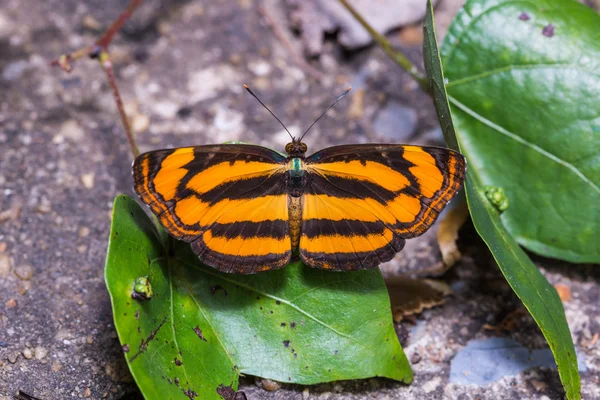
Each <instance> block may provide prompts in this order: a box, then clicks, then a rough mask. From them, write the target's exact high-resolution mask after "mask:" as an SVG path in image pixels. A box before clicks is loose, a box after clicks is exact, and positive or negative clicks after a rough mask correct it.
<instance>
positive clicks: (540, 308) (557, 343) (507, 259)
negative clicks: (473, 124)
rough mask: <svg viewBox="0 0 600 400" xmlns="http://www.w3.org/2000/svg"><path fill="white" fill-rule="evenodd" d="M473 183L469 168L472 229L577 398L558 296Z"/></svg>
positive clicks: (572, 396) (570, 349)
mask: <svg viewBox="0 0 600 400" xmlns="http://www.w3.org/2000/svg"><path fill="white" fill-rule="evenodd" d="M475 182H476V179H475V177H474V172H473V171H472V170H470V171H468V172H467V180H466V184H465V191H466V194H467V203H468V204H469V210H470V212H471V218H472V219H473V224H474V225H475V229H476V230H477V232H478V233H479V235H480V236H481V237H482V238H483V240H484V241H485V243H486V244H487V245H488V247H489V249H490V251H491V252H492V255H493V256H494V259H495V260H496V262H497V263H498V266H499V267H500V270H501V271H502V273H503V274H504V277H505V278H506V280H507V281H508V284H509V285H510V287H511V288H512V289H513V290H514V292H515V293H516V294H517V296H519V298H520V299H521V301H522V302H523V304H524V305H525V307H526V308H527V310H529V313H530V314H531V316H532V317H533V319H535V322H537V324H538V325H539V327H540V329H541V330H542V333H543V334H544V337H545V338H546V341H547V342H548V345H549V346H550V349H551V350H552V353H553V354H554V359H555V360H556V364H557V365H558V373H559V375H560V380H561V381H562V383H563V386H564V388H565V392H566V394H567V398H568V399H571V400H575V399H580V398H581V394H580V390H581V382H580V379H579V371H578V367H577V357H576V355H575V347H574V346H573V341H572V339H571V332H570V331H569V325H568V324H567V318H566V316H565V311H564V308H563V305H562V303H561V301H560V297H558V293H557V292H556V289H554V288H553V287H552V286H551V285H550V284H549V283H548V281H547V280H546V278H545V277H544V275H542V273H541V272H540V271H539V270H538V269H537V267H536V266H535V264H533V262H532V261H531V260H530V259H529V257H527V254H526V253H525V252H524V251H523V250H522V249H521V247H519V244H518V243H517V242H516V241H515V239H514V238H513V237H512V236H511V235H510V233H508V232H507V231H506V229H505V228H504V226H503V225H502V222H501V221H500V215H499V212H498V210H497V209H496V208H495V206H494V205H493V204H491V203H490V202H489V201H488V200H487V198H486V195H485V192H484V191H482V190H481V189H480V188H481V185H477V184H476V183H475Z"/></svg>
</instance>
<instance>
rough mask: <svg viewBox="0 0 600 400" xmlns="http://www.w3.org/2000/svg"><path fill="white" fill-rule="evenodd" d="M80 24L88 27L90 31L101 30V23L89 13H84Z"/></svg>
mask: <svg viewBox="0 0 600 400" xmlns="http://www.w3.org/2000/svg"><path fill="white" fill-rule="evenodd" d="M81 25H82V26H83V27H84V28H85V29H89V30H90V31H94V32H100V31H101V30H102V24H101V23H100V22H99V21H98V20H97V19H96V18H94V17H92V16H91V15H86V16H85V17H83V19H82V20H81Z"/></svg>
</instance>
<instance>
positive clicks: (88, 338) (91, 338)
mask: <svg viewBox="0 0 600 400" xmlns="http://www.w3.org/2000/svg"><path fill="white" fill-rule="evenodd" d="M85 342H86V343H87V344H92V343H94V338H93V337H91V336H86V338H85Z"/></svg>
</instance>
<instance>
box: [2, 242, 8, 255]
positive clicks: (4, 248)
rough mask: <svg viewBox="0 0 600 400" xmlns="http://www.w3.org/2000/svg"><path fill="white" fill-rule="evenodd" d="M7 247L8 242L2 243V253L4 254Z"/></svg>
mask: <svg viewBox="0 0 600 400" xmlns="http://www.w3.org/2000/svg"><path fill="white" fill-rule="evenodd" d="M7 247H8V245H7V244H6V242H0V253H4V252H5V251H6V248H7Z"/></svg>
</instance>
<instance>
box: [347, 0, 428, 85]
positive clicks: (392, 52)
mask: <svg viewBox="0 0 600 400" xmlns="http://www.w3.org/2000/svg"><path fill="white" fill-rule="evenodd" d="M339 2H340V3H341V4H342V5H343V6H344V7H346V9H347V10H348V11H349V12H350V13H351V14H352V15H353V16H354V18H355V19H356V20H357V21H358V22H359V23H360V24H361V25H362V26H363V28H365V29H366V30H367V31H368V32H369V34H370V35H371V37H372V38H373V40H375V41H376V42H377V44H379V46H380V47H381V48H382V49H383V51H385V52H386V54H387V55H388V56H389V57H390V58H391V59H392V60H394V61H395V62H396V64H398V65H399V66H400V67H401V68H402V69H403V70H405V71H406V72H408V74H409V75H410V76H411V77H412V78H413V79H414V80H415V81H416V82H417V83H418V84H419V86H420V87H421V89H423V90H424V91H425V92H427V93H429V84H428V81H427V77H426V76H425V75H424V74H423V73H422V72H421V71H419V69H418V68H417V67H416V66H415V65H414V64H413V63H412V62H411V61H410V60H409V59H408V58H407V57H406V56H405V55H404V54H402V52H400V51H399V50H396V49H394V48H393V47H392V44H391V43H390V42H389V41H388V40H387V39H386V38H385V36H383V35H381V34H380V33H379V32H377V31H376V30H375V29H374V28H373V27H372V26H371V25H369V23H368V22H367V21H366V20H365V19H364V18H363V17H362V15H360V14H359V13H358V12H357V11H356V10H355V9H354V7H352V6H351V5H350V4H349V3H348V1H347V0H339Z"/></svg>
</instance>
